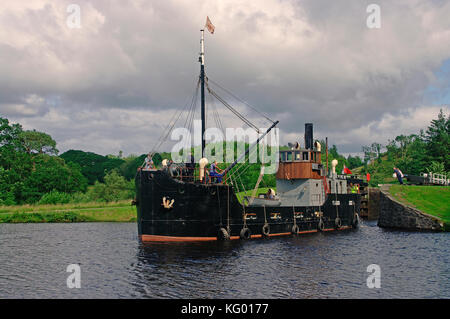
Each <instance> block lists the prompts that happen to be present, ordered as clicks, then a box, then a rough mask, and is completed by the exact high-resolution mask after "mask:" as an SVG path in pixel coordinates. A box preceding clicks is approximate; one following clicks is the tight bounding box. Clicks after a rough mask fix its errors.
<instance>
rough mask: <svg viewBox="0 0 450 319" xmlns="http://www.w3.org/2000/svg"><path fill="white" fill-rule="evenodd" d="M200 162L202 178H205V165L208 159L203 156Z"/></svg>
mask: <svg viewBox="0 0 450 319" xmlns="http://www.w3.org/2000/svg"><path fill="white" fill-rule="evenodd" d="M198 163H199V165H200V180H203V177H204V176H205V167H206V165H208V159H207V158H205V157H203V158H201V159H200V161H199V162H198Z"/></svg>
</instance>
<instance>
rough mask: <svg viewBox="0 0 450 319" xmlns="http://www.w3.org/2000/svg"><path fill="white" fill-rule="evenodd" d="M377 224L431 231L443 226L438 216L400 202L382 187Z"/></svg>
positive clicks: (438, 229)
mask: <svg viewBox="0 0 450 319" xmlns="http://www.w3.org/2000/svg"><path fill="white" fill-rule="evenodd" d="M378 226H379V227H387V228H401V229H411V230H433V231H441V230H443V227H444V225H443V223H442V222H441V221H440V220H439V219H438V218H436V217H434V216H431V215H428V214H425V213H423V212H421V211H420V210H418V209H415V208H412V207H409V206H406V205H404V204H402V203H400V202H399V201H397V200H396V199H394V198H393V197H392V196H391V195H389V194H388V192H387V191H386V190H383V189H382V190H381V192H380V215H379V217H378Z"/></svg>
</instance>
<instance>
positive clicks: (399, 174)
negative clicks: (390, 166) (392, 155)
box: [394, 167, 403, 185]
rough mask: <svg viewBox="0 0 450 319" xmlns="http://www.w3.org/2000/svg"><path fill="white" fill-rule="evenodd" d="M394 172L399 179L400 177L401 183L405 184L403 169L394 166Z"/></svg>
mask: <svg viewBox="0 0 450 319" xmlns="http://www.w3.org/2000/svg"><path fill="white" fill-rule="evenodd" d="M394 173H395V175H397V179H398V182H399V183H400V185H403V173H402V171H401V170H400V169H399V168H397V167H394Z"/></svg>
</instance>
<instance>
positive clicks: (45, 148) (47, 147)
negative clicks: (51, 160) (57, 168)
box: [20, 130, 58, 155]
mask: <svg viewBox="0 0 450 319" xmlns="http://www.w3.org/2000/svg"><path fill="white" fill-rule="evenodd" d="M20 139H21V141H22V144H23V147H24V148H25V150H26V151H27V153H28V154H36V153H37V154H49V155H57V154H58V150H57V149H56V142H55V140H53V139H52V137H51V136H50V135H48V134H46V133H43V132H38V131H36V130H32V131H23V132H22V133H20Z"/></svg>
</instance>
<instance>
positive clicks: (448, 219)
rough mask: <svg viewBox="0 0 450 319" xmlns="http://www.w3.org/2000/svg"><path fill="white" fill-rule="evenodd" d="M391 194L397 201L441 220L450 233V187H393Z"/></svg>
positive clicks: (390, 190)
mask: <svg viewBox="0 0 450 319" xmlns="http://www.w3.org/2000/svg"><path fill="white" fill-rule="evenodd" d="M389 192H390V193H391V194H392V196H394V197H395V198H396V199H397V200H399V201H401V202H403V203H405V204H407V205H409V206H412V207H415V208H417V209H418V210H420V211H422V212H424V213H427V214H429V215H433V216H436V217H438V218H440V219H441V220H443V221H444V223H445V230H446V231H450V187H446V186H401V185H393V186H391V188H390V189H389Z"/></svg>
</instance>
